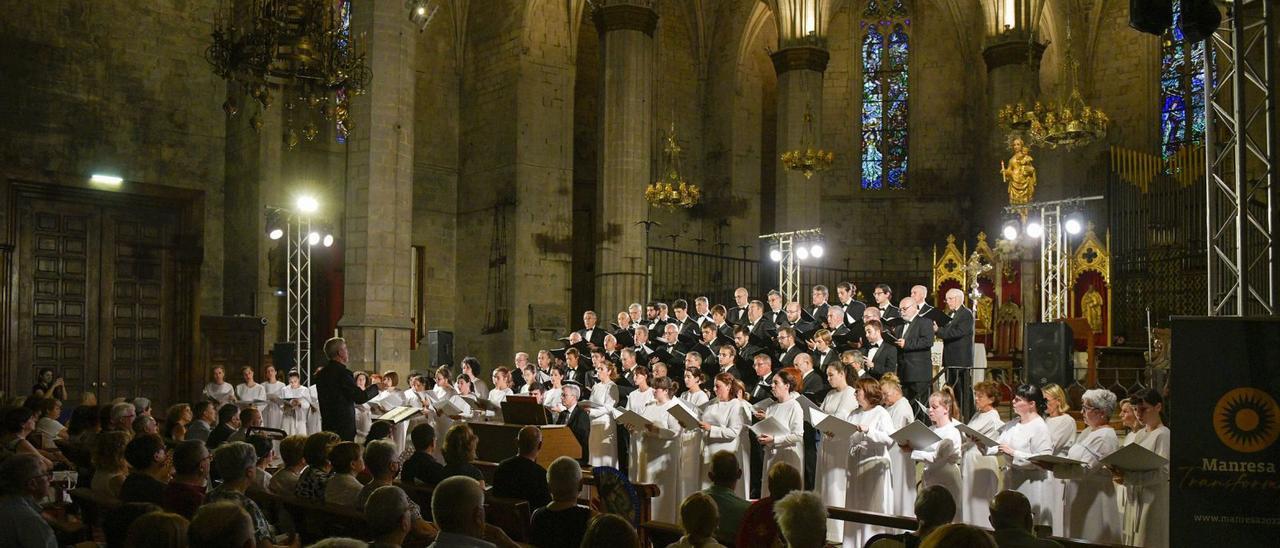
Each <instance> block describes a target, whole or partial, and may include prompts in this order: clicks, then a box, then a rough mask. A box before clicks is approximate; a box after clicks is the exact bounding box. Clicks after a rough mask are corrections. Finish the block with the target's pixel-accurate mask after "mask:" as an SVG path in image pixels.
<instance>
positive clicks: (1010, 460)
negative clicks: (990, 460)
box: [983, 384, 1053, 527]
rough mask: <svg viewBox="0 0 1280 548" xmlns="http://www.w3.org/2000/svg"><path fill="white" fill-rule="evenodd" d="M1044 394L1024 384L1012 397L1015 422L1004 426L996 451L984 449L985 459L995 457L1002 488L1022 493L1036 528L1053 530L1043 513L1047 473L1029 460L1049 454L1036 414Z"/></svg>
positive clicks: (1044, 429)
mask: <svg viewBox="0 0 1280 548" xmlns="http://www.w3.org/2000/svg"><path fill="white" fill-rule="evenodd" d="M1045 405H1046V404H1045V401H1044V394H1043V393H1041V392H1040V387H1038V386H1036V385H1034V384H1024V385H1021V386H1019V387H1018V389H1017V390H1015V391H1014V393H1013V412H1014V414H1016V415H1017V418H1016V419H1014V420H1012V421H1009V423H1008V424H1005V426H1004V428H1003V431H1002V432H1001V433H1000V437H999V438H997V439H996V441H998V442H1000V445H999V446H997V447H984V448H983V451H984V452H985V453H986V454H988V455H999V456H1000V463H1001V466H1002V467H1003V468H1004V488H1005V489H1011V490H1014V491H1017V492H1019V493H1022V495H1023V496H1025V497H1027V501H1029V502H1030V503H1031V512H1032V514H1034V515H1035V523H1036V525H1046V526H1050V527H1052V526H1053V523H1052V521H1051V520H1052V517H1053V514H1052V513H1051V512H1046V511H1045V507H1046V501H1045V496H1046V494H1047V493H1046V490H1047V489H1046V483H1047V480H1048V475H1049V473H1048V472H1046V471H1045V470H1043V469H1041V468H1040V467H1039V466H1036V465H1035V464H1034V463H1032V462H1031V461H1030V460H1029V459H1030V458H1031V457H1034V456H1036V455H1048V454H1050V453H1052V452H1053V442H1052V441H1051V440H1050V439H1049V427H1048V426H1046V425H1045V423H1044V419H1043V418H1041V416H1040V414H1041V413H1043V412H1044V411H1045Z"/></svg>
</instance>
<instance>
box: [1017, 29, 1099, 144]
mask: <svg viewBox="0 0 1280 548" xmlns="http://www.w3.org/2000/svg"><path fill="white" fill-rule="evenodd" d="M1063 51H1064V53H1065V56H1064V60H1063V63H1062V86H1061V89H1062V92H1061V94H1060V95H1059V97H1058V100H1057V101H1054V102H1050V103H1049V104H1048V105H1045V104H1044V103H1041V102H1040V101H1036V102H1035V104H1034V105H1033V106H1031V107H1028V106H1027V105H1026V103H1025V102H1023V101H1019V102H1018V103H1016V104H1008V105H1005V106H1004V107H1003V108H1001V109H1000V112H999V113H998V115H997V119H998V121H999V122H1000V125H1001V126H1003V127H1004V128H1005V129H1006V130H1007V131H1009V132H1010V133H1012V134H1015V135H1017V134H1021V135H1025V136H1026V137H1027V140H1028V141H1030V142H1031V143H1034V144H1037V145H1042V146H1046V147H1048V148H1058V147H1060V146H1061V147H1066V148H1068V149H1072V148H1076V147H1079V146H1084V145H1087V144H1089V143H1092V142H1094V141H1096V140H1099V139H1102V138H1103V137H1106V135H1107V127H1108V126H1109V125H1110V124H1111V119H1110V118H1109V117H1108V116H1107V114H1106V113H1105V112H1103V111H1102V109H1099V108H1097V107H1094V106H1090V105H1089V104H1088V103H1086V102H1085V100H1084V94H1082V93H1080V63H1079V62H1077V61H1076V59H1075V56H1074V55H1073V54H1072V53H1071V23H1070V21H1068V22H1067V41H1066V47H1065V48H1064V50H1063ZM1028 58H1029V59H1028V61H1027V62H1028V68H1030V66H1031V60H1030V55H1028ZM1031 72H1032V74H1033V75H1034V71H1031Z"/></svg>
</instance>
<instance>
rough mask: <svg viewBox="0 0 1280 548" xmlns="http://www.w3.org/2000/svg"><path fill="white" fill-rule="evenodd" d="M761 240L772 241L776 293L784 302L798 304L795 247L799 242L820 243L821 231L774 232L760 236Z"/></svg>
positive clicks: (798, 284) (798, 272)
mask: <svg viewBox="0 0 1280 548" xmlns="http://www.w3.org/2000/svg"><path fill="white" fill-rule="evenodd" d="M760 239H761V240H773V242H774V243H773V245H774V247H773V249H772V250H771V253H772V252H773V251H777V252H778V253H779V254H780V256H779V255H773V259H774V261H775V262H777V263H778V292H779V293H782V298H783V299H786V302H789V303H790V302H800V266H799V265H797V264H796V256H795V245H796V244H797V243H801V242H810V241H812V242H815V243H820V242H821V239H822V229H820V228H809V229H805V230H796V231H792V232H776V233H773V234H765V235H763V236H760Z"/></svg>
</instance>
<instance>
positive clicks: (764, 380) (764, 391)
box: [747, 354, 774, 499]
mask: <svg viewBox="0 0 1280 548" xmlns="http://www.w3.org/2000/svg"><path fill="white" fill-rule="evenodd" d="M753 363H754V369H755V376H756V378H757V379H758V380H757V381H756V383H755V385H748V386H749V388H748V389H747V390H748V392H749V395H748V399H749V400H750V401H751V403H752V404H756V403H760V402H761V401H764V400H766V399H769V398H772V397H773V387H772V384H773V375H774V373H773V360H772V359H770V358H769V355H768V354H756V357H755V360H754V362H753ZM753 422H754V420H753ZM747 439H749V440H750V441H751V467H750V469H751V477H750V481H751V483H750V484H749V488H750V493H749V494H750V495H751V498H756V499H758V498H760V483H761V479H760V478H761V476H762V475H763V474H764V447H763V446H761V445H760V440H759V439H757V438H756V436H754V435H751V436H747Z"/></svg>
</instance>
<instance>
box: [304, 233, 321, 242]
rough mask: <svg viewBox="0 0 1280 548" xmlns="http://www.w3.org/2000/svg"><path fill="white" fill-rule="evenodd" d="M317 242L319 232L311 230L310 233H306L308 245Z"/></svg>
mask: <svg viewBox="0 0 1280 548" xmlns="http://www.w3.org/2000/svg"><path fill="white" fill-rule="evenodd" d="M318 243H320V233H319V232H312V233H310V234H307V244H308V245H316V244H318Z"/></svg>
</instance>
